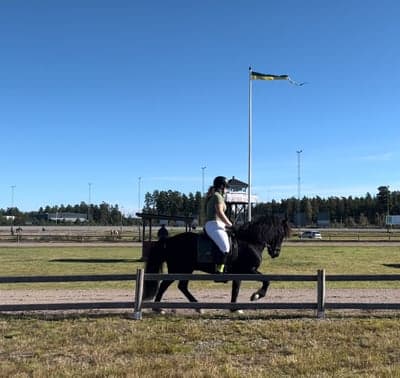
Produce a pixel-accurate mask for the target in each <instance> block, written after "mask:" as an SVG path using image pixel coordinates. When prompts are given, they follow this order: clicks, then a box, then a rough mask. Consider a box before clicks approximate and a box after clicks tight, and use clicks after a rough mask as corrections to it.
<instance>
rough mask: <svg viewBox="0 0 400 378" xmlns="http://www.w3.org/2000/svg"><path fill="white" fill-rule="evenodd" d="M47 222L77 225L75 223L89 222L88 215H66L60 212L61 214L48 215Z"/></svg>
mask: <svg viewBox="0 0 400 378" xmlns="http://www.w3.org/2000/svg"><path fill="white" fill-rule="evenodd" d="M45 219H46V220H48V221H52V222H56V223H58V222H60V223H61V222H69V223H75V222H87V214H83V213H64V212H59V213H46V217H45Z"/></svg>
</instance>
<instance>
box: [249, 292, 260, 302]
mask: <svg viewBox="0 0 400 378" xmlns="http://www.w3.org/2000/svg"><path fill="white" fill-rule="evenodd" d="M259 299H260V294H258V293H255V294H253V295H252V296H251V298H250V300H251V301H258V300H259Z"/></svg>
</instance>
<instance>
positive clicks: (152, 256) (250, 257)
mask: <svg viewBox="0 0 400 378" xmlns="http://www.w3.org/2000/svg"><path fill="white" fill-rule="evenodd" d="M289 235H290V227H289V224H288V222H287V220H281V219H279V218H278V217H261V218H259V219H257V220H256V221H252V222H248V223H245V224H243V225H242V226H239V227H235V230H234V237H235V239H236V240H237V242H238V251H237V256H236V258H235V259H233V260H232V261H231V263H230V264H229V266H228V273H234V274H249V273H250V274H261V273H260V272H259V271H258V268H259V266H260V265H261V262H262V252H263V250H264V249H265V248H267V250H268V253H269V255H270V256H271V258H275V257H278V256H279V254H280V251H281V245H282V242H283V239H284V238H286V237H288V236H289ZM200 237H201V236H200V235H199V234H196V233H192V232H185V233H182V234H179V235H176V236H173V237H170V238H168V239H166V240H165V241H163V242H162V243H158V245H157V246H156V247H154V248H152V249H151V250H150V253H149V256H148V259H147V262H146V267H145V272H146V273H161V270H162V264H163V263H164V262H166V264H167V269H168V273H185V274H186V273H188V274H191V273H193V271H194V270H200V271H203V272H206V273H214V269H215V265H214V263H212V262H207V263H204V262H198V251H197V248H198V239H199V238H200ZM172 282H173V281H172V280H164V281H162V282H161V284H159V282H158V281H145V284H144V296H143V299H144V300H151V299H153V298H154V296H155V302H160V301H161V298H162V296H163V294H164V293H165V291H166V290H167V289H168V287H169V286H170V285H171V284H172ZM240 284H241V281H237V280H234V281H232V295H231V302H233V303H235V302H236V300H237V297H238V295H239V289H240ZM268 286H269V281H262V287H261V288H260V289H258V290H257V291H256V292H255V293H253V295H252V296H251V300H252V301H254V300H257V299H260V298H262V297H265V295H266V292H267V289H268ZM178 288H179V290H180V291H181V292H182V293H183V294H184V295H185V297H186V298H187V299H188V300H189V301H190V302H197V300H196V298H195V297H194V296H193V295H192V294H191V293H190V292H189V290H188V281H187V280H182V281H179V284H178Z"/></svg>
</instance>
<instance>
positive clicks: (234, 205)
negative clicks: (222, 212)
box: [225, 176, 257, 223]
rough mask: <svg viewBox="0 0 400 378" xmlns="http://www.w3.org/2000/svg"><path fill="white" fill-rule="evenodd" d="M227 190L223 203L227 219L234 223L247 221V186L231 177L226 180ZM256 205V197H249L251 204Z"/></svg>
mask: <svg viewBox="0 0 400 378" xmlns="http://www.w3.org/2000/svg"><path fill="white" fill-rule="evenodd" d="M228 183H229V188H228V190H227V192H226V193H225V202H226V204H227V207H228V209H227V212H228V216H229V218H230V219H231V220H232V221H233V222H234V223H243V222H245V221H246V220H247V211H248V209H247V207H248V194H247V189H248V185H247V184H246V183H245V182H243V181H240V180H238V179H237V178H235V176H233V177H232V178H231V179H230V180H228ZM255 203H257V197H256V196H254V195H252V196H251V204H252V205H253V204H255Z"/></svg>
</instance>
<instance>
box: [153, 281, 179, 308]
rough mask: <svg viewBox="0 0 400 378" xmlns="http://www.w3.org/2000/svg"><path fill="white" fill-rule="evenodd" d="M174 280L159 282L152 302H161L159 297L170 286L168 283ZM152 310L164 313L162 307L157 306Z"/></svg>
mask: <svg viewBox="0 0 400 378" xmlns="http://www.w3.org/2000/svg"><path fill="white" fill-rule="evenodd" d="M172 282H174V281H173V280H164V281H162V282H161V284H160V287H159V289H158V291H157V295H156V298H155V299H154V302H161V298H162V296H163V295H164V293H165V292H166V291H167V289H168V288H169V287H170V285H171V284H172ZM153 311H156V312H159V313H161V314H162V313H164V311H163V309H161V308H157V309H155V308H154V309H153Z"/></svg>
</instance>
